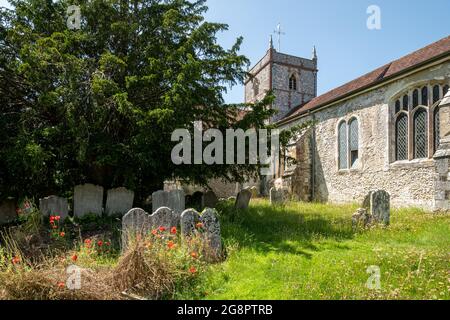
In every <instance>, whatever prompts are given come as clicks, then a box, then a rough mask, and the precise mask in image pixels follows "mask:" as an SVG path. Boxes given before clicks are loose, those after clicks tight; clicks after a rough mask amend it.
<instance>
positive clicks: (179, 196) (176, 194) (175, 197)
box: [166, 190, 186, 215]
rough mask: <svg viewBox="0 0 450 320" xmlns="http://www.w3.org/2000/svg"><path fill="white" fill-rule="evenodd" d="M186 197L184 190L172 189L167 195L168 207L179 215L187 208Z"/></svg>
mask: <svg viewBox="0 0 450 320" xmlns="http://www.w3.org/2000/svg"><path fill="white" fill-rule="evenodd" d="M185 201H186V199H185V197H184V191H183V190H172V191H170V192H169V194H168V195H167V205H166V207H168V208H170V209H172V210H173V211H174V212H175V213H177V214H178V215H181V213H182V212H183V211H184V209H185V208H186V203H185Z"/></svg>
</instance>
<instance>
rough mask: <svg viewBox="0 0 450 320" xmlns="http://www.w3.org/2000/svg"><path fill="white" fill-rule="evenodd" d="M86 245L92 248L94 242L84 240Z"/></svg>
mask: <svg viewBox="0 0 450 320" xmlns="http://www.w3.org/2000/svg"><path fill="white" fill-rule="evenodd" d="M84 245H85V246H86V248H90V247H91V245H92V240H91V239H86V240H84Z"/></svg>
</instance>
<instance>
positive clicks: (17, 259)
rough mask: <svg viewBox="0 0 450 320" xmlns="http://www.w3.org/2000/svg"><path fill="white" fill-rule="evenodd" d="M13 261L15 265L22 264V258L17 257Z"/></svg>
mask: <svg viewBox="0 0 450 320" xmlns="http://www.w3.org/2000/svg"><path fill="white" fill-rule="evenodd" d="M11 261H12V263H13V264H19V263H20V257H17V256H16V257H14V258H12V260H11Z"/></svg>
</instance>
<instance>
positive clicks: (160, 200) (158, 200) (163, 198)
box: [152, 190, 169, 212]
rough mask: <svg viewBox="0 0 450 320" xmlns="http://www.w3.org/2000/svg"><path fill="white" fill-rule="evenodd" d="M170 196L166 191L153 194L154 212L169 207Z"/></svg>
mask: <svg viewBox="0 0 450 320" xmlns="http://www.w3.org/2000/svg"><path fill="white" fill-rule="evenodd" d="M168 201H169V194H168V192H166V191H162V190H159V191H156V192H153V194H152V211H153V212H155V211H156V210H158V209H159V208H161V207H167V204H168Z"/></svg>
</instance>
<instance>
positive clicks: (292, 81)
mask: <svg viewBox="0 0 450 320" xmlns="http://www.w3.org/2000/svg"><path fill="white" fill-rule="evenodd" d="M289 90H294V91H296V90H297V78H296V77H295V75H292V76H291V77H290V78H289Z"/></svg>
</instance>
